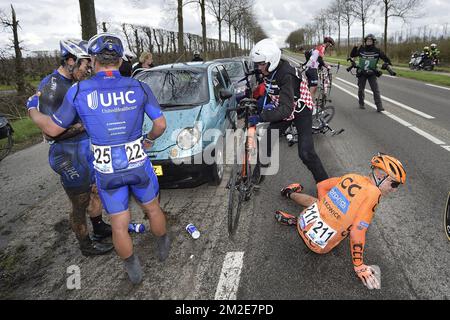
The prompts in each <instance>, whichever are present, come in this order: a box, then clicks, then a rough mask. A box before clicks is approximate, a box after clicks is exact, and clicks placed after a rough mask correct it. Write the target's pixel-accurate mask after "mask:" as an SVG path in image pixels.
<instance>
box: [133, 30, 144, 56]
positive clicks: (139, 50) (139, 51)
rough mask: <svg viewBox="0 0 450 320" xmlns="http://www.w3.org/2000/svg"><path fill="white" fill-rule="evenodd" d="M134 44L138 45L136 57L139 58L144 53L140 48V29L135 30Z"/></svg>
mask: <svg viewBox="0 0 450 320" xmlns="http://www.w3.org/2000/svg"><path fill="white" fill-rule="evenodd" d="M134 43H135V45H136V55H137V56H138V58H139V56H140V55H141V53H142V50H141V46H140V43H141V42H140V41H139V33H138V29H137V28H135V29H134Z"/></svg>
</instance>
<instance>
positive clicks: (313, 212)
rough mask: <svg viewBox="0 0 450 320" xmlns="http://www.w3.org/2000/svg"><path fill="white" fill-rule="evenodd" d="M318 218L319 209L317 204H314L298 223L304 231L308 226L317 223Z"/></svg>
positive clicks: (307, 209)
mask: <svg viewBox="0 0 450 320" xmlns="http://www.w3.org/2000/svg"><path fill="white" fill-rule="evenodd" d="M318 218H320V214H319V208H318V207H317V203H314V204H313V205H311V206H309V207H308V208H306V209H305V212H303V213H302V214H301V215H300V218H299V219H298V223H299V225H300V228H301V229H302V230H304V229H305V228H306V226H307V225H308V224H310V223H313V222H315V221H316V220H317V219H318Z"/></svg>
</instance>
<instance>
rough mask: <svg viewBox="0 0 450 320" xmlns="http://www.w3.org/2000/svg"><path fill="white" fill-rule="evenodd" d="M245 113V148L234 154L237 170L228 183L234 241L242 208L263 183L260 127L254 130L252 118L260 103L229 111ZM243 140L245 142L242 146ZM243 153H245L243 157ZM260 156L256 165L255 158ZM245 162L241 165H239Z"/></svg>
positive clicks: (245, 102) (247, 100)
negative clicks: (259, 146)
mask: <svg viewBox="0 0 450 320" xmlns="http://www.w3.org/2000/svg"><path fill="white" fill-rule="evenodd" d="M240 110H243V113H244V127H243V128H242V129H243V131H242V133H243V135H244V139H243V140H242V139H241V137H236V136H235V137H234V139H238V143H237V144H236V143H235V144H234V145H238V146H239V145H241V146H242V147H243V148H238V150H237V152H234V158H233V167H232V170H231V176H230V179H229V181H228V183H227V189H229V192H228V210H227V213H228V235H229V236H230V237H233V236H234V235H235V234H236V230H237V226H238V224H239V218H240V215H241V209H242V204H243V203H244V202H246V201H249V200H250V199H251V197H252V195H253V192H254V191H255V190H257V189H258V187H257V185H258V184H259V183H260V182H261V169H260V168H261V167H260V163H259V155H258V152H257V151H258V137H257V133H256V131H257V130H258V128H257V126H250V127H249V123H248V118H249V116H250V115H253V114H256V113H257V102H256V100H255V99H250V98H244V99H242V100H241V101H240V102H239V106H238V108H235V109H229V110H228V112H232V111H240ZM239 140H241V141H243V142H239ZM242 149H243V151H244V153H243V154H242V153H240V152H239V151H241V150H242ZM255 156H256V162H255V161H254V157H255ZM238 159H239V160H241V161H238Z"/></svg>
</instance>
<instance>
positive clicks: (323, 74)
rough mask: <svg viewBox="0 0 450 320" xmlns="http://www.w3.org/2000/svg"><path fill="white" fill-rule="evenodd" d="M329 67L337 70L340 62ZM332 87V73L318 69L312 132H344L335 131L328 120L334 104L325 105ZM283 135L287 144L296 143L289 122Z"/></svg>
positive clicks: (295, 134)
mask: <svg viewBox="0 0 450 320" xmlns="http://www.w3.org/2000/svg"><path fill="white" fill-rule="evenodd" d="M330 66H331V67H337V71H339V68H340V64H339V63H338V64H337V65H330ZM305 70H306V69H305V67H303V69H302V73H303V72H304V71H305ZM331 87H332V73H331V71H330V69H328V68H321V69H319V85H318V91H319V93H318V97H317V98H316V101H315V102H316V103H315V106H314V109H315V110H314V112H313V115H312V132H313V134H317V133H322V134H326V133H327V132H328V131H330V132H331V133H332V136H336V135H338V134H341V133H342V132H344V131H345V130H344V129H340V130H338V131H335V130H334V129H333V128H332V127H331V126H330V125H329V123H330V121H331V120H332V119H333V117H334V114H335V109H334V106H330V105H327V103H328V102H331V100H330V99H329V98H328V97H329V95H330V93H331ZM284 135H285V136H286V139H287V140H288V145H289V146H290V147H291V146H293V145H294V144H295V143H298V132H297V128H296V127H295V126H294V125H293V124H291V125H290V126H289V128H288V129H286V131H285V133H284Z"/></svg>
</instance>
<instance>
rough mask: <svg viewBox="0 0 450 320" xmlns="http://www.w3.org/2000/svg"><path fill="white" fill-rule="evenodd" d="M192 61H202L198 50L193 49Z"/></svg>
mask: <svg viewBox="0 0 450 320" xmlns="http://www.w3.org/2000/svg"><path fill="white" fill-rule="evenodd" d="M193 56H194V57H193V58H192V61H203V59H202V57H201V56H200V51H198V50H195V51H194V54H193Z"/></svg>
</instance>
